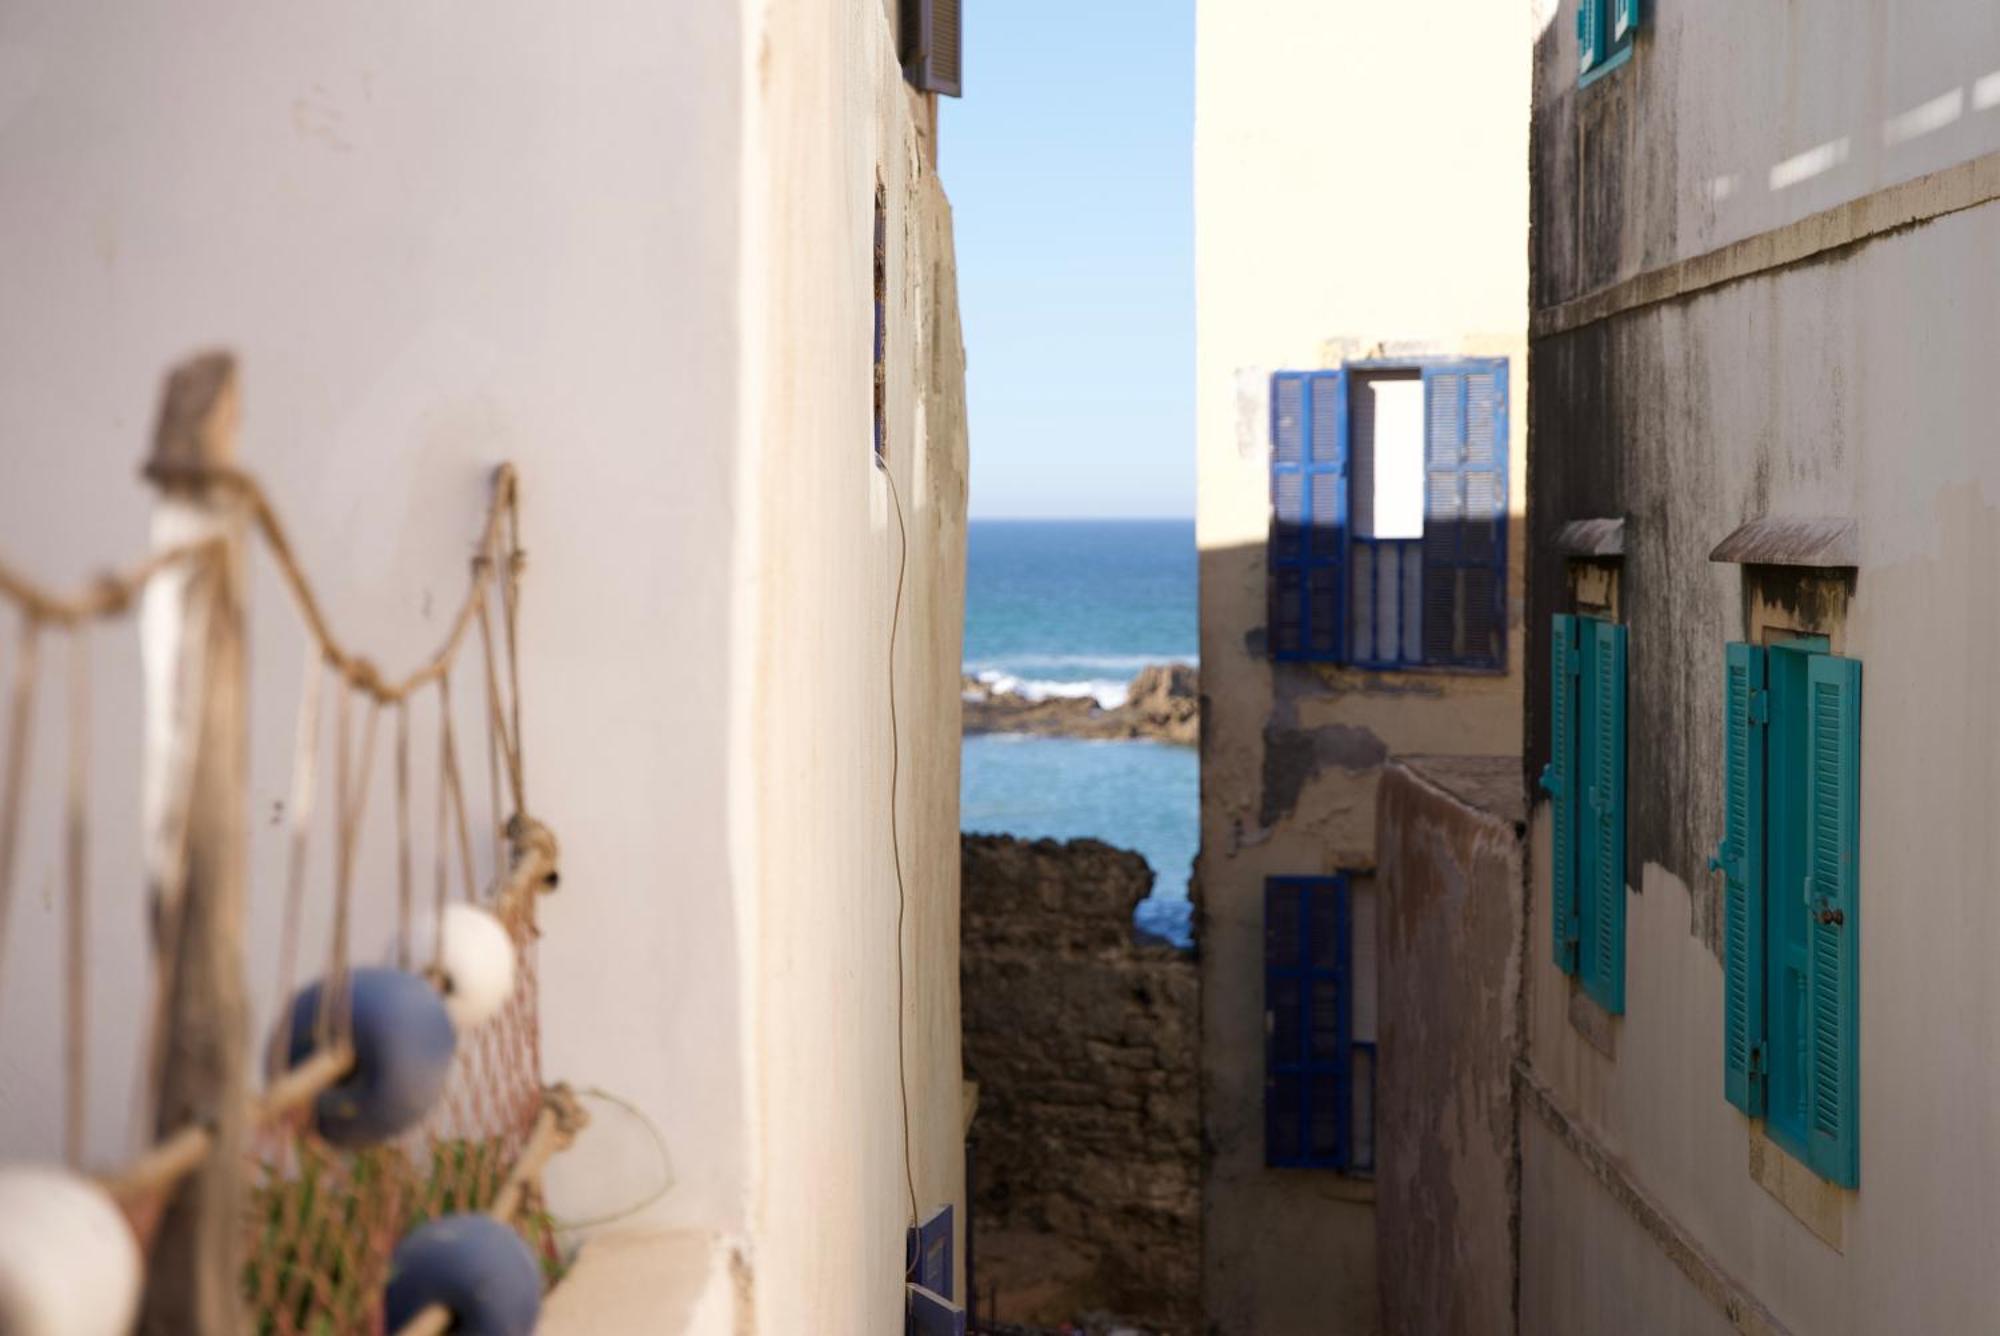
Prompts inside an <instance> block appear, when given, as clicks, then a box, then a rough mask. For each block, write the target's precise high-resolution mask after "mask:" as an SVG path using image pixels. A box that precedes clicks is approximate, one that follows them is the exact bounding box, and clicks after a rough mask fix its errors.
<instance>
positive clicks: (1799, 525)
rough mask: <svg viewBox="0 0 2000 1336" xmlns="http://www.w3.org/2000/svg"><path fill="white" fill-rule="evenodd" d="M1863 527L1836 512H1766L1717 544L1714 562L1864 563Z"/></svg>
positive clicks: (1712, 554)
mask: <svg viewBox="0 0 2000 1336" xmlns="http://www.w3.org/2000/svg"><path fill="white" fill-rule="evenodd" d="M1860 556H1861V539H1860V528H1859V526H1858V525H1857V524H1856V523H1855V522H1854V521H1853V520H1852V519H1849V518H1846V517H1844V516H1834V515H1805V516H1800V515H1766V516H1764V517H1763V518H1761V519H1754V520H1751V521H1750V522H1749V523H1748V524H1745V525H1743V526H1742V527H1741V528H1739V529H1737V530H1736V532H1734V533H1732V534H1730V535H1729V537H1727V538H1725V539H1723V540H1722V541H1721V542H1720V543H1717V544H1716V545H1715V550H1714V551H1713V552H1711V553H1709V554H1708V559H1709V560H1710V561H1726V562H1730V563H1733V564H1735V565H1739V566H1820V567H1828V566H1834V567H1838V566H1847V567H1853V566H1857V565H1859V564H1860Z"/></svg>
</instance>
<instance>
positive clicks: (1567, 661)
mask: <svg viewBox="0 0 2000 1336" xmlns="http://www.w3.org/2000/svg"><path fill="white" fill-rule="evenodd" d="M1580 5H1581V9H1580ZM1653 8H1654V7H1653V6H1650V5H1648V6H1645V7H1644V8H1643V9H1642V8H1641V7H1639V6H1637V5H1633V4H1630V3H1626V2H1625V0H1611V2H1610V3H1603V2H1601V0H1561V3H1560V4H1559V5H1558V4H1555V3H1546V2H1545V3H1543V4H1542V5H1540V6H1539V7H1538V19H1537V32H1538V36H1537V40H1536V56H1535V77H1534V120H1533V159H1532V164H1533V171H1532V178H1533V188H1532V189H1533V240H1532V252H1531V253H1532V300H1533V306H1534V314H1533V318H1532V340H1533V341H1532V348H1531V352H1530V400H1529V404H1530V408H1529V418H1530V421H1531V424H1532V433H1533V436H1534V440H1535V458H1534V466H1533V469H1532V471H1531V498H1530V507H1529V528H1530V531H1531V540H1530V545H1531V550H1532V552H1533V558H1532V560H1533V568H1532V572H1531V578H1530V587H1529V628H1528V630H1529V636H1528V647H1529V665H1530V672H1529V683H1528V692H1527V701H1526V706H1527V719H1528V730H1527V737H1526V752H1527V756H1526V775H1527V776H1528V777H1531V778H1533V779H1534V780H1536V781H1537V783H1538V788H1539V790H1540V792H1539V793H1538V794H1537V798H1536V802H1535V806H1534V818H1533V824H1532V832H1533V834H1532V841H1531V849H1532V858H1531V861H1532V868H1533V873H1532V878H1531V882H1532V888H1533V898H1532V903H1531V906H1530V915H1529V921H1530V929H1529V956H1528V959H1529V967H1528V973H1529V979H1530V1009H1531V1024H1530V1040H1529V1056H1528V1059H1527V1061H1526V1063H1525V1065H1524V1067H1523V1069H1522V1072H1521V1091H1522V1099H1523V1105H1524V1112H1523V1114H1522V1120H1521V1121H1522V1143H1521V1178H1522V1184H1521V1213H1522V1238H1523V1244H1522V1255H1521V1279H1520V1293H1519V1305H1520V1308H1519V1312H1520V1321H1521V1329H1522V1330H1524V1331H1534V1332H1538V1333H1549V1334H1550V1336H1563V1334H1564V1333H1577V1334H1579V1336H1581V1334H1583V1333H1597V1332H1604V1331H1619V1332H1628V1333H1634V1334H1635V1336H1645V1334H1647V1333H1687V1332H1727V1331H1731V1330H1736V1331H1792V1332H1799V1333H1808V1332H1810V1333H1815V1334H1820V1333H1827V1334H1832V1336H1838V1334H1841V1333H1852V1334H1855V1336H1858V1334H1859V1333H1872V1332H1886V1331H1980V1330H1987V1329H1989V1328H1991V1326H1992V1324H1993V1321H1994V1316H1993V1314H1994V1309H1995V1299H1996V1295H2000V1288H1996V1282H1995V1279H1994V1274H1993V1266H1992V1249H1991V1246H1990V1240H1991V1239H1992V1238H1993V1237H1994V1235H1995V1233H1996V1232H2000V1200H1996V1198H1995V1195H1994V1194H1993V1193H1992V1192H1991V1191H1989V1190H1988V1189H1989V1188H1990V1186H1991V1185H1992V1184H1994V1183H1996V1182H2000V1121H1996V1120H1995V1119H1994V1118H1993V1117H1992V1116H1991V1110H1992V1107H1993V1082H1994V1075H1993V1074H1994V1073H1995V1072H1996V1071H2000V1038H1996V1033H1995V1028H1994V1025H1993V1023H1992V1020H1993V1015H1994V1004H1993V994H1992V985H1991V983H1990V980H1989V977H1988V976H1989V974H1990V971H1989V970H1988V969H1987V968H1986V966H1985V962H1986V960H1987V959H1988V958H1989V957H1990V955H1991V952H1992V949H1993V946H1994V944H1995V943H1996V942H2000V909H1996V907H1995V903H1994V899H1993V896H1992V894H1991V882H1992V870H1993V868H1994V866H1995V864H1996V857H2000V845H1996V841H2000V834H1996V826H1995V823H1994V822H1993V820H1992V819H1991V816H1990V813H1989V812H1988V810H1987V805H1988V803H1989V801H1990V795H1991V793H1992V789H1993V782H1992V779H1993V775H1992V772H1993V770H1994V764H1995V763H1994V758H1995V756H2000V717H1996V715H1995V712H1994V710H1993V708H1992V699H1991V698H1992V692H1991V678H1992V673H1991V671H1990V669H1989V666H1988V663H1989V659H1990V656H1991V654H1992V652H1993V650H1994V648H1995V646H1996V644H2000V610H1996V605H1995V604H1994V600H1993V598H1992V596H1991V585H1992V582H1993V577H1994V573H1995V571H1996V569H2000V551H1996V549H1995V544H1994V538H1993V534H1994V527H1995V526H1994V523H1993V508H1994V505H1995V498H1996V496H2000V451H1996V450H1995V449H1994V446H1993V442H1992V440H1991V436H1992V432H1993V424H1994V422H1995V421H1996V420H2000V377H1996V376H1994V374H1993V372H1992V370H1991V367H1990V365H1989V363H1990V361H1991V355H1990V350H1991V348H1992V347H1993V346H1994V343H1995V337H1996V330H1995V325H1996V322H2000V262H1997V261H2000V202H1996V201H2000V15H1996V14H1995V12H1994V11H1992V10H1991V9H1990V8H1987V7H1981V6H1967V5H1961V4H1953V3H1948V2H1947V0H1919V2H1918V3H1891V2H1890V0H1833V3H1827V4H1818V5H1808V6H1797V5H1794V6H1777V7H1770V6H1743V5H1732V4H1725V3H1721V0H1686V3H1678V4H1675V5H1673V6H1671V7H1668V6H1665V5H1662V6H1659V7H1658V12H1652V11H1653Z"/></svg>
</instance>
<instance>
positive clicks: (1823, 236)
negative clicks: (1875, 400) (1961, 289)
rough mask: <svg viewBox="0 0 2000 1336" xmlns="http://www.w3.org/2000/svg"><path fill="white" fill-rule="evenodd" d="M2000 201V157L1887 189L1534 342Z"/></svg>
mask: <svg viewBox="0 0 2000 1336" xmlns="http://www.w3.org/2000/svg"><path fill="white" fill-rule="evenodd" d="M1995 199H2000V153H1988V154H1986V155H1984V156H1983V157H1978V158H1974V159H1972V160H1971V161H1969V162H1961V163H1957V164H1955V165H1953V166H1950V167H1945V168H1941V169H1940V170H1938V171H1935V172H1932V173H1931V174H1930V175H1928V176H1920V177H1917V178H1916V179H1915V180H1913V181H1903V182H1900V183H1898V184H1896V185H1892V186H1885V187H1884V188H1882V189H1880V190H1877V191H1875V192H1874V193H1872V194H1868V195H1863V196H1862V197H1861V198H1859V199H1852V200H1848V201H1847V202H1846V203H1844V204H1836V205H1834V206H1833V207H1832V208H1830V209H1826V210H1823V211H1821V212H1819V213H1815V214H1811V215H1808V216H1807V217H1804V218H1801V219H1798V220H1797V221H1796V222H1791V223H1786V224H1784V225H1783V226H1780V227H1775V228H1773V229H1771V230H1770V231H1768V232H1759V233H1757V234H1755V235H1754V236H1748V237H1745V238H1743V239H1742V240H1741V241H1734V242H1731V243H1729V244H1728V245H1725V246H1723V247H1721V248H1719V249H1717V250H1712V251H1708V252H1706V253H1704V254H1701V255H1696V256H1691V257H1690V258H1688V259H1685V260H1678V261H1675V262H1673V263H1671V264H1665V265H1662V266H1660V267H1659V268H1657V269H1648V270H1646V271H1645V272H1643V273H1639V274H1635V275H1633V276H1632V277H1631V278H1628V279H1624V280H1623V281H1621V282H1616V283H1613V284H1611V285H1610V286H1609V287H1605V288H1600V289H1598V290H1597V291H1595V292H1591V293H1586V294H1585V295H1583V296H1581V297H1577V298H1574V299H1572V300H1570V301H1565V302H1557V303H1556V304H1554V305H1552V306H1544V307H1542V308H1540V309H1538V310H1537V311H1535V312H1534V314H1533V315H1532V316H1531V317H1530V319H1529V323H1528V336H1529V338H1531V339H1545V338H1550V337H1552V336H1554V335H1557V334H1566V333H1568V332H1569V331H1571V330H1573V329H1581V328H1582V327H1583V326H1585V325H1592V324H1596V323H1597V322H1598V321H1600V320H1609V319H1610V318H1612V317H1613V316H1617V315H1623V314H1625V313H1626V312H1627V311H1637V310H1642V309H1644V308H1645V307H1648V306H1656V305H1658V304H1659V303H1661V302H1668V301H1674V300H1677V299H1679V298H1683V297H1691V296H1693V295H1695V294H1696V293H1700V292H1707V291H1708V290H1710V289H1711V288H1718V287H1721V286H1723V285H1724V284H1727V283H1736V282H1740V281H1741V280H1743V279H1746V278H1751V277H1754V276H1755V275H1758V274H1764V273H1770V272H1771V271H1773V270H1777V269H1787V268H1790V267H1792V266H1793V265H1798V264H1806V263H1809V262H1811V261H1814V260H1817V259H1819V258H1820V257H1822V256H1828V255H1834V254H1838V253H1840V252H1842V251H1844V250H1846V249H1847V248H1848V247H1850V246H1857V245H1860V244H1861V243H1862V242H1864V241H1869V240H1872V239H1874V238H1876V237H1883V236H1889V235H1892V234H1894V233H1896V232H1901V231H1903V230H1905V229H1907V228H1911V227H1916V226H1918V225H1919V224H1922V223H1928V222H1930V221H1932V220H1933V219H1937V218H1943V217H1945V216H1946V215H1948V214H1953V213H1960V212H1962V211H1964V210H1966V209H1974V208H1977V207H1979V206H1980V205H1982V204H1986V203H1989V202H1991V201H1993V200H1995Z"/></svg>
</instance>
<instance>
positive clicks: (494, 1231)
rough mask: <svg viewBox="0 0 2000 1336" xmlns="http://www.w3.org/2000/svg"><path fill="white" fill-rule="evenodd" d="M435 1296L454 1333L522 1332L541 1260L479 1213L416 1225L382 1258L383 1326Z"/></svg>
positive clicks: (535, 1310) (529, 1318) (401, 1320)
mask: <svg viewBox="0 0 2000 1336" xmlns="http://www.w3.org/2000/svg"><path fill="white" fill-rule="evenodd" d="M432 1304H440V1305H442V1306H443V1307H445V1308H448V1309H450V1310H451V1316H452V1323H451V1330H452V1331H453V1333H454V1334H455V1336H530V1333H532V1332H533V1331H534V1329H535V1320H536V1319H537V1318H538V1317H540V1316H541V1310H542V1268H541V1267H540V1266H539V1265H537V1264H536V1262H535V1255H534V1254H533V1253H532V1252H529V1251H528V1245H527V1244H525V1243H523V1242H521V1236H520V1235H519V1234H516V1233H515V1232H514V1231H513V1230H512V1229H511V1228H509V1227H508V1226H506V1225H503V1224H501V1223H500V1222H499V1221H498V1220H495V1219H493V1218H492V1217H491V1216H486V1215H447V1216H442V1217H440V1218H438V1219H436V1220H433V1221H431V1222H430V1223H429V1224H426V1225H420V1226H418V1227H417V1228H416V1229H414V1230H412V1231H411V1232H410V1233H409V1234H407V1235H405V1236H404V1238H403V1241H402V1242H401V1243H398V1244H397V1245H396V1252H395V1255H394V1256H393V1257H392V1258H390V1260H389V1292H388V1295H387V1296H386V1303H385V1308H386V1310H387V1311H386V1313H385V1316H386V1318H387V1319H388V1321H387V1327H388V1329H389V1330H390V1331H395V1330H397V1329H399V1328H401V1327H402V1326H404V1325H405V1324H406V1323H408V1322H409V1321H410V1320H411V1319H413V1318H415V1317H416V1315H417V1314H419V1313H421V1312H423V1311H424V1309H426V1308H428V1307H430V1306H431V1305H432Z"/></svg>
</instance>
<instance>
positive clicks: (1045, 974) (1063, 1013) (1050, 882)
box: [960, 835, 1201, 1336]
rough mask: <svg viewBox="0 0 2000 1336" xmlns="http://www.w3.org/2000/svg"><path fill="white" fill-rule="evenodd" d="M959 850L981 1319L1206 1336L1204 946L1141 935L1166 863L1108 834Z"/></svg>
mask: <svg viewBox="0 0 2000 1336" xmlns="http://www.w3.org/2000/svg"><path fill="white" fill-rule="evenodd" d="M962 850H963V851H962V854H961V868H962V872H963V899H962V906H963V907H962V912H961V934H960V935H961V942H960V962H961V964H960V971H961V979H960V982H961V987H962V1009H963V1016H964V1044H965V1066H966V1074H967V1076H968V1077H969V1078H970V1079H972V1080H974V1081H976V1082H977V1083H978V1085H979V1110H978V1115H977V1117H976V1118H975V1119H974V1121H973V1125H972V1139H973V1141H974V1143H975V1163H976V1168H975V1175H974V1181H973V1183H972V1184H971V1186H970V1192H971V1197H972V1216H973V1229H974V1231H975V1235H976V1246H975V1260H976V1266H977V1272H976V1275H975V1277H974V1281H975V1284H976V1285H977V1286H978V1289H979V1305H980V1311H981V1314H982V1316H991V1317H993V1318H996V1319H998V1320H999V1321H1002V1322H1014V1323H1023V1324H1030V1325H1037V1326H1046V1327H1054V1326H1056V1325H1058V1324H1059V1323H1062V1322H1076V1321H1079V1320H1080V1319H1084V1318H1086V1317H1088V1318H1091V1319H1092V1320H1091V1321H1090V1322H1088V1323H1087V1327H1088V1329H1097V1328H1098V1327H1100V1326H1103V1325H1107V1324H1108V1323H1109V1322H1110V1321H1113V1320H1117V1321H1123V1322H1128V1323H1131V1324H1133V1325H1134V1326H1137V1327H1142V1328H1144V1329H1146V1330H1148V1331H1156V1332H1161V1333H1176V1334H1185V1336H1193V1333H1195V1332H1197V1331H1199V1330H1200V1326H1201V1300H1200V1288H1201V1207H1200V1182H1201V1166H1200V1157H1201V1143H1200V1126H1201V1124H1200V1110H1199V1087H1200V1075H1199V1054H1198V1049H1197V1043H1198V1037H1199V1024H1200V1018H1199V1014H1198V1007H1199V994H1198V991H1197V983H1196V974H1195V964H1194V961H1193V959H1192V958H1191V957H1190V956H1188V955H1187V954H1185V953H1184V952H1181V951H1177V950H1175V949H1173V948H1172V947H1168V946H1159V945H1150V944H1142V943H1140V942H1139V941H1137V940H1136V939H1135V937H1134V935H1133V931H1132V910H1133V907H1134V906H1135V905H1136V904H1138V902H1139V901H1140V900H1141V899H1143V898H1144V897H1145V896H1146V895H1147V894H1148V893H1149V891H1150V890H1151V889H1152V882H1153V874H1152V871H1151V869H1149V868H1148V867H1147V866H1146V861H1145V860H1144V859H1143V858H1141V857H1139V855H1137V854H1134V853H1128V852H1126V851H1124V850H1121V849H1114V848H1112V847H1111V846H1109V845H1106V844H1102V843H1099V842H1098V841H1096V840H1077V841H1073V842H1070V843H1058V842H1056V841H1053V840H1040V841H1034V842H1029V841H1023V840H1015V839H1011V838H1007V837H1003V836H984V835H978V836H973V835H969V836H966V837H965V839H964V843H963V846H962ZM989 1300H997V1308H994V1309H989V1307H988V1305H989Z"/></svg>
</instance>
